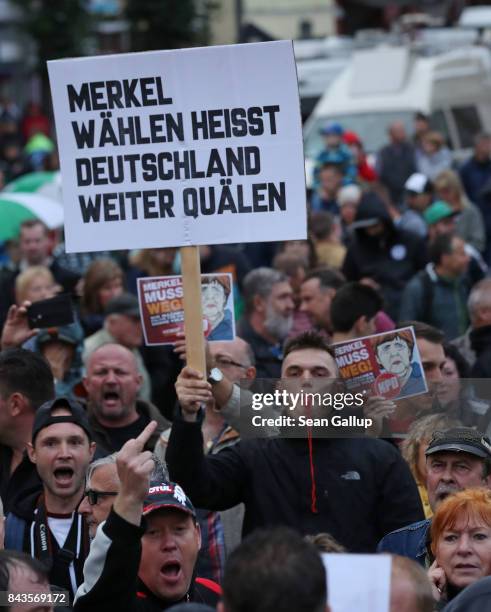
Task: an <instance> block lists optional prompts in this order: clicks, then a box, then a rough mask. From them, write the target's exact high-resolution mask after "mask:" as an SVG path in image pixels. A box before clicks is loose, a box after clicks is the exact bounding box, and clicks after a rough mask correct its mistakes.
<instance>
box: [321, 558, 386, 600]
mask: <svg viewBox="0 0 491 612" xmlns="http://www.w3.org/2000/svg"><path fill="white" fill-rule="evenodd" d="M322 560H323V561H324V566H325V568H326V572H327V584H328V587H327V591H328V600H329V605H330V607H331V611H332V612H353V611H354V610H356V612H389V601H390V576H391V557H390V555H355V554H343V553H327V554H323V555H322Z"/></svg>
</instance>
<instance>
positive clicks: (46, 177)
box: [3, 172, 58, 193]
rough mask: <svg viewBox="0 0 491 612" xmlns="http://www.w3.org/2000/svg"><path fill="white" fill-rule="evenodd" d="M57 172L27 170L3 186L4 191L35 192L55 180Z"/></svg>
mask: <svg viewBox="0 0 491 612" xmlns="http://www.w3.org/2000/svg"><path fill="white" fill-rule="evenodd" d="M57 175H58V172H29V174H23V175H22V176H19V178H16V179H15V180H14V181H11V182H10V183H9V184H8V185H6V186H5V189H4V190H3V191H4V192H9V193H19V192H22V193H35V192H38V191H39V190H42V189H43V187H44V186H45V185H49V183H52V182H54V181H55V180H56V178H57Z"/></svg>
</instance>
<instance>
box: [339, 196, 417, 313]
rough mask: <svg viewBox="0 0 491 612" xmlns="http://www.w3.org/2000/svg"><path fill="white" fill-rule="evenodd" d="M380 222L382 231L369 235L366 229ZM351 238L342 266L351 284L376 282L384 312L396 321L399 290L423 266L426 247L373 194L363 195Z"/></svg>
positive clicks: (400, 292)
mask: <svg viewBox="0 0 491 612" xmlns="http://www.w3.org/2000/svg"><path fill="white" fill-rule="evenodd" d="M376 223H382V224H383V226H384V229H383V231H382V233H381V234H379V235H377V236H370V235H369V234H368V233H367V231H366V228H367V227H370V225H372V226H373V225H375V224H376ZM353 225H354V228H355V229H354V232H353V237H352V240H351V243H350V245H349V246H348V252H347V254H346V258H345V260H344V264H343V273H344V274H345V276H346V278H347V279H348V280H350V281H359V280H360V279H362V278H364V277H369V278H371V279H373V280H374V281H375V282H376V283H378V284H379V285H380V287H381V292H382V295H383V298H384V302H385V304H384V310H385V311H386V312H388V314H389V315H390V316H391V317H392V318H394V319H397V317H398V312H399V302H400V299H401V294H402V290H403V289H404V286H405V285H406V283H407V282H408V281H409V279H410V278H412V277H413V276H414V274H416V272H417V271H418V270H421V269H422V268H423V267H424V265H425V263H426V246H425V243H424V241H423V240H422V239H421V238H419V237H418V236H416V235H414V234H412V233H410V232H405V231H403V230H400V229H398V228H397V227H396V226H395V225H394V223H393V222H392V219H391V218H390V215H389V213H388V211H387V208H386V206H385V204H384V203H383V202H382V200H381V199H380V198H379V196H377V195H376V194H375V193H366V194H365V195H364V196H363V198H362V201H361V203H360V206H359V208H358V212H357V215H356V219H355V223H354V224H353Z"/></svg>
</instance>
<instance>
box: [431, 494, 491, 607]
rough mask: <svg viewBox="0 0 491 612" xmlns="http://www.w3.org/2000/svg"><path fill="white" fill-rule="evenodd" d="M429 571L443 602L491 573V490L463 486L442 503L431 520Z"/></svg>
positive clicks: (436, 591) (434, 588) (437, 595)
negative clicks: (430, 560) (432, 561)
mask: <svg viewBox="0 0 491 612" xmlns="http://www.w3.org/2000/svg"><path fill="white" fill-rule="evenodd" d="M431 551H432V553H433V555H434V557H435V561H434V563H433V564H432V566H431V567H430V569H429V570H428V576H429V578H430V580H431V582H432V586H433V596H434V598H435V600H436V601H438V602H440V605H441V604H443V603H446V602H448V601H450V600H451V599H453V598H454V597H455V596H456V595H458V593H460V592H461V591H462V590H463V589H465V588H466V587H468V586H469V585H471V584H474V583H475V582H477V581H478V580H480V579H481V578H484V577H486V576H490V575H491V491H490V490H489V489H485V488H476V489H464V490H463V491H459V492H458V493H455V494H454V495H450V496H449V497H447V498H446V499H445V500H443V501H442V502H441V504H440V505H439V506H438V508H437V509H436V511H435V515H434V517H433V520H432V522H431Z"/></svg>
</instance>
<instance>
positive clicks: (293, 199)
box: [48, 41, 306, 252]
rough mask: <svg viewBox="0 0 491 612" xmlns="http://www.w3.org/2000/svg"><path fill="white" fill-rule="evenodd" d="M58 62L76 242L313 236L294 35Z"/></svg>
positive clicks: (58, 109)
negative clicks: (308, 233)
mask: <svg viewBox="0 0 491 612" xmlns="http://www.w3.org/2000/svg"><path fill="white" fill-rule="evenodd" d="M48 69H49V76H50V82H51V88H52V96H53V106H54V111H55V121H56V128H57V134H58V146H59V152H60V165H61V171H62V182H63V197H64V203H65V234H66V247H67V251H69V252H71V251H79V252H84V251H94V250H108V249H109V250H115V249H129V248H151V247H170V246H190V245H199V244H221V243H233V242H258V241H271V240H292V239H301V238H305V236H306V205H305V175H304V162H303V143H302V132H301V121H300V107H299V99H298V87H297V79H296V68H295V61H294V56H293V47H292V44H291V42H289V41H279V42H272V43H255V44H250V45H230V46H224V47H208V48H200V49H184V50H179V51H157V52H148V53H135V54H123V55H118V56H117V57H115V56H101V57H91V58H80V59H74V60H73V59H72V60H56V61H52V62H49V63H48Z"/></svg>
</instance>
